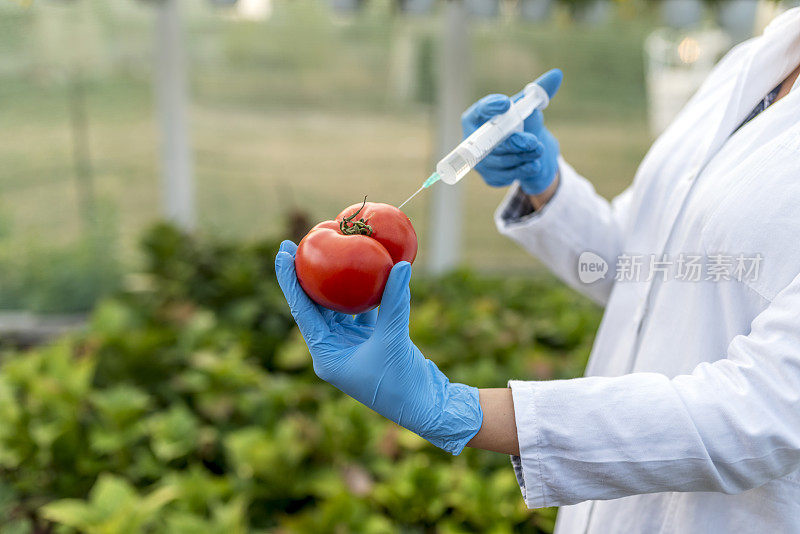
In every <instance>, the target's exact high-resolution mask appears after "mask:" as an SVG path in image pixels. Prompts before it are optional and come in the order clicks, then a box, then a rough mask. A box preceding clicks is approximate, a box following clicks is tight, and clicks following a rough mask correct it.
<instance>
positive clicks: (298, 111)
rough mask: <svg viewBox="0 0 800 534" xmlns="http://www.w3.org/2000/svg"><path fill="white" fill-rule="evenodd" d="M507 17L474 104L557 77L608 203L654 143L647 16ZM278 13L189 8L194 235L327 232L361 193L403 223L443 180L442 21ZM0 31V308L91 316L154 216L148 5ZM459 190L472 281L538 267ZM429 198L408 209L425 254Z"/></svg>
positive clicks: (98, 2)
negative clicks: (645, 46)
mask: <svg viewBox="0 0 800 534" xmlns="http://www.w3.org/2000/svg"><path fill="white" fill-rule="evenodd" d="M503 8H504V9H503V11H502V12H501V13H500V14H499V15H498V16H497V17H494V18H490V19H477V20H475V21H474V23H473V28H472V34H471V55H472V62H471V63H472V72H471V78H472V83H471V84H470V87H469V94H470V95H471V100H475V99H477V98H479V97H481V96H483V95H485V94H488V93H491V92H506V93H508V92H516V91H517V90H519V88H521V87H522V86H524V85H525V83H527V82H528V81H530V80H531V79H533V78H535V77H536V76H538V75H539V74H540V73H541V72H543V71H544V70H546V69H548V68H551V67H553V66H558V67H560V68H562V69H563V70H564V72H565V83H564V85H563V88H562V89H561V92H560V93H559V95H558V98H557V99H555V100H554V102H553V103H552V105H551V107H550V108H549V110H548V113H547V120H548V123H549V124H550V125H551V127H552V129H553V130H554V131H555V132H556V134H557V135H558V137H559V139H560V141H561V145H562V149H563V153H564V154H565V155H566V157H568V158H569V159H570V161H571V162H572V163H573V164H574V165H575V166H576V167H577V168H578V169H579V170H580V171H581V172H583V173H585V174H586V175H587V176H590V177H591V178H592V180H593V181H594V182H595V183H596V184H597V187H598V190H599V191H600V192H601V193H602V194H604V195H606V196H611V195H614V194H616V193H617V192H619V191H620V190H621V189H622V188H623V187H624V186H625V185H626V184H627V183H629V182H630V181H631V179H632V177H633V174H634V171H635V169H636V166H637V164H638V161H639V160H640V159H641V157H642V155H643V154H644V152H645V151H646V149H647V147H648V144H649V136H648V132H647V125H646V120H645V91H644V75H643V69H644V60H643V57H642V54H643V53H642V42H643V39H644V37H645V35H646V33H647V32H648V31H649V30H651V29H652V28H653V27H654V26H655V23H656V22H657V17H654V14H653V9H652V8H651V7H650V6H648V5H647V4H646V3H645V2H636V1H632V0H626V1H624V2H621V3H620V4H618V5H616V4H615V8H614V15H613V16H612V17H611V18H610V20H609V21H607V22H604V23H602V24H598V25H588V24H582V23H580V22H575V21H573V20H572V19H571V18H570V17H569V16H568V10H566V9H565V8H564V6H557V8H558V9H556V10H555V11H554V14H553V16H552V18H551V19H550V20H548V21H547V22H546V23H529V22H525V21H524V20H522V19H520V17H519V16H518V15H517V14H516V11H514V8H513V6H510V7H509V6H506V5H505V4H503ZM272 9H273V11H272V14H271V16H270V17H269V18H267V19H266V20H264V21H248V20H240V19H237V18H235V17H234V16H232V15H231V10H230V9H228V8H224V7H219V6H215V5H213V4H211V3H210V2H205V1H202V2H201V1H199V0H198V1H196V2H195V1H193V2H185V3H184V5H183V14H184V21H183V24H184V27H185V33H186V35H187V46H186V52H187V55H188V66H189V67H188V72H189V79H190V102H191V103H190V110H189V112H190V138H191V141H192V145H193V156H194V160H195V161H194V163H195V179H196V188H197V193H196V196H197V213H198V224H199V228H200V229H201V230H202V231H204V232H208V233H211V234H213V235H219V236H228V237H234V236H235V237H255V236H262V235H265V234H270V235H274V234H275V233H276V231H279V230H280V229H282V228H283V227H285V218H286V216H287V214H288V213H291V212H293V211H295V210H299V211H302V212H304V213H306V214H307V215H308V219H309V220H310V221H316V220H321V219H324V218H329V217H331V216H333V215H335V214H336V213H338V212H339V211H340V209H341V208H342V207H343V206H347V205H350V204H352V203H354V202H356V201H358V200H359V199H361V198H363V196H364V195H365V194H367V195H369V198H370V200H373V201H383V202H388V203H391V204H395V205H397V204H399V203H400V202H402V200H404V199H405V198H406V197H407V196H408V195H409V194H410V193H411V192H413V191H414V190H415V189H416V187H417V186H418V184H419V183H420V182H421V181H422V180H423V179H424V178H425V177H426V176H427V175H428V174H429V169H430V168H431V165H432V161H433V157H434V150H435V148H434V138H435V133H434V131H435V127H436V124H435V104H434V98H435V92H436V87H435V84H436V81H437V72H436V61H435V54H436V50H437V47H438V46H439V41H440V27H441V22H440V21H439V18H438V17H437V16H436V11H434V12H433V13H431V14H429V15H424V16H410V15H404V14H402V13H400V12H398V10H397V8H396V5H395V4H393V3H391V2H389V1H388V0H385V1H383V0H377V1H371V2H367V3H366V4H365V5H364V7H363V9H361V10H359V11H357V12H355V13H353V14H350V15H346V16H337V15H336V13H335V12H333V11H332V10H331V8H330V6H329V5H328V4H326V3H324V2H320V1H318V0H292V1H276V2H274V3H273V5H272ZM0 14H1V15H2V19H0V28H1V29H2V31H0V79H2V83H0V101H1V102H2V108H0V109H2V120H0V168H1V169H2V170H3V172H2V176H0V308H29V309H35V310H43V311H61V310H72V309H86V308H87V306H88V305H89V304H90V303H91V301H92V299H93V298H94V295H96V294H97V293H103V292H105V291H107V289H108V288H109V287H111V286H113V285H114V284H115V283H117V282H118V280H119V274H120V272H128V271H130V270H131V269H135V268H136V267H137V266H138V265H139V261H140V259H141V258H140V257H139V256H138V255H137V252H136V247H135V246H134V243H135V240H136V238H137V236H138V235H140V233H141V231H142V229H143V228H145V227H146V226H147V225H148V224H150V223H152V222H153V221H154V220H155V219H157V218H158V217H159V214H160V205H161V201H160V167H159V134H158V126H157V117H156V114H157V112H156V110H155V103H154V91H153V57H154V54H156V53H158V52H157V51H155V50H153V42H154V28H153V24H154V16H155V15H154V9H153V5H151V4H149V3H148V2H139V1H134V0H76V1H73V2H67V1H64V2H54V1H51V2H34V3H33V4H32V5H31V6H29V7H28V8H23V7H20V6H19V5H17V4H15V3H14V2H12V1H11V0H4V4H0ZM398 87H400V88H398ZM76 108H77V109H79V110H83V114H84V115H85V121H83V122H81V123H79V124H78V125H77V126H76V121H75V110H76ZM84 123H85V124H84ZM76 151H77V152H76ZM76 153H79V154H83V155H84V156H83V157H82V158H81V157H80V156H79V158H80V161H76ZM81 166H83V167H88V173H89V174H90V183H88V184H87V183H86V180H83V181H82V178H81V176H79V174H80V173H81V170H80V167H81ZM466 190H467V192H466V209H465V212H466V213H468V214H469V215H468V217H466V219H465V228H464V236H465V241H464V257H463V261H464V264H466V265H469V266H471V267H473V268H477V269H479V270H483V271H496V270H512V271H517V272H524V271H527V270H528V269H530V268H531V267H532V266H534V265H535V263H534V262H533V260H531V259H529V258H527V257H526V256H525V255H524V254H523V253H522V252H521V251H519V250H517V248H516V247H515V246H514V245H513V244H511V243H510V242H508V241H507V240H505V239H502V238H499V237H498V235H497V234H496V232H495V230H494V227H493V223H492V213H493V211H494V208H495V206H496V205H497V204H498V202H499V200H500V199H501V197H502V194H503V192H502V191H500V190H493V189H488V188H486V187H485V186H483V185H482V183H481V181H480V180H479V179H478V178H477V176H476V177H470V178H469V179H468V180H467V185H466ZM430 199H431V195H430V194H427V193H426V194H425V195H422V196H420V197H418V199H415V201H414V202H413V203H411V204H409V205H408V209H407V211H408V214H409V215H410V216H411V218H412V220H413V221H414V224H415V227H416V229H417V232H418V234H419V236H420V240H421V241H422V243H423V245H424V244H426V243H427V239H428V233H427V222H428V219H429V207H430ZM87 205H89V208H87ZM87 210H88V215H87ZM87 220H88V223H87ZM98 240H99V243H98V242H97V241H98ZM89 241H94V243H90V242H89ZM93 247H100V248H101V249H102V251H103V253H102V254H101V255H100V259H101V261H100V263H99V264H96V263H97V262H96V261H95V259H93V258H92V248H93ZM425 262H426V254H425V251H424V249H423V251H422V253H421V254H420V257H419V266H420V267H421V268H423V269H424V266H425ZM65 265H68V266H69V267H67V268H65V267H64V266H65Z"/></svg>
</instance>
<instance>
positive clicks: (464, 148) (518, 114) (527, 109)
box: [436, 82, 550, 185]
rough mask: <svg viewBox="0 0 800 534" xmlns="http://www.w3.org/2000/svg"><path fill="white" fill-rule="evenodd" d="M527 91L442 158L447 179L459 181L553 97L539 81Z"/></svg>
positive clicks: (441, 167) (443, 175)
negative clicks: (548, 94)
mask: <svg viewBox="0 0 800 534" xmlns="http://www.w3.org/2000/svg"><path fill="white" fill-rule="evenodd" d="M523 93H524V95H523V96H522V98H520V99H519V100H517V101H516V102H514V103H512V104H511V107H510V108H509V109H508V111H506V112H505V113H502V114H500V115H496V116H494V117H492V118H491V119H489V120H488V121H486V122H485V123H484V124H483V125H482V126H481V127H480V128H478V129H477V130H475V131H474V132H473V133H472V134H471V135H470V136H469V137H467V138H466V139H464V141H462V142H461V144H459V145H458V146H457V147H456V148H455V149H454V150H453V151H452V152H450V153H449V154H447V155H446V156H445V157H443V158H442V159H441V160H440V161H439V163H438V164H437V165H436V172H437V173H438V174H439V176H441V178H442V181H443V182H444V183H446V184H450V185H452V184H454V183H456V182H458V181H459V180H460V179H461V178H463V177H464V176H465V175H466V174H467V173H468V172H469V171H470V170H471V169H472V168H473V167H475V165H477V164H478V163H479V162H480V161H481V160H482V159H483V158H485V157H486V156H488V155H489V153H490V152H491V151H492V150H494V149H495V148H496V147H497V145H499V144H500V143H502V142H503V141H504V140H505V139H506V138H507V137H508V136H509V135H511V134H512V133H514V131H517V130H521V129H522V124H523V122H524V121H525V119H526V118H528V116H529V115H530V114H531V113H533V111H534V110H535V109H544V108H546V107H547V104H548V103H549V101H550V99H549V97H548V96H547V92H546V91H545V90H544V89H542V87H541V86H540V85H539V84H537V83H535V82H531V83H529V84H528V85H527V86H525V89H524V91H523Z"/></svg>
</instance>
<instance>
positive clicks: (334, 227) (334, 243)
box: [294, 202, 417, 314]
mask: <svg viewBox="0 0 800 534" xmlns="http://www.w3.org/2000/svg"><path fill="white" fill-rule="evenodd" d="M359 208H360V209H359ZM416 256H417V234H416V232H414V227H413V226H411V221H410V220H409V218H408V217H406V215H405V213H403V212H402V211H400V210H399V209H397V208H395V207H394V206H390V205H388V204H379V203H374V202H364V203H362V204H354V205H352V206H350V207H349V208H347V209H345V210H344V211H342V213H340V214H339V215H338V216H337V217H336V220H335V221H324V222H321V223H319V224H318V225H316V226H315V227H314V228H312V229H311V231H310V232H309V233H308V234H306V236H305V237H304V238H303V239H302V241H300V244H299V245H298V246H297V254H296V255H295V260H294V265H295V269H296V270H297V279H298V280H299V281H300V285H301V286H302V287H303V290H304V291H305V292H306V294H308V296H309V297H311V299H312V300H313V301H314V302H316V303H318V304H321V305H322V306H325V307H326V308H330V309H332V310H336V311H338V312H342V313H349V314H356V313H363V312H365V311H367V310H371V309H372V308H374V307H375V306H377V305H378V304H380V301H381V295H383V289H384V287H385V286H386V280H387V279H388V278H389V271H391V270H392V266H393V265H394V264H395V263H397V262H399V261H407V262H409V263H413V262H414V258H416Z"/></svg>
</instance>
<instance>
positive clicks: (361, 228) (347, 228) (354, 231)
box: [339, 196, 372, 235]
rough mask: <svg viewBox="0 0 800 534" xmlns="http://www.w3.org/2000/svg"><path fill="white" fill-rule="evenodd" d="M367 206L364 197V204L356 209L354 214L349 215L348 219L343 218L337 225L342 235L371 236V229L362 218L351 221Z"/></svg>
mask: <svg viewBox="0 0 800 534" xmlns="http://www.w3.org/2000/svg"><path fill="white" fill-rule="evenodd" d="M366 205H367V197H366V196H364V202H363V203H362V204H361V207H360V208H358V209H357V210H356V211H355V213H353V214H352V215H350V216H349V217H343V218H342V221H341V222H340V223H339V230H340V231H341V232H342V233H343V234H344V235H372V227H371V226H370V225H368V224H367V221H365V220H364V218H363V217H362V218H361V219H359V220H357V221H354V220H353V219H355V218H356V215H358V214H359V213H360V212H361V210H363V209H364V206H366Z"/></svg>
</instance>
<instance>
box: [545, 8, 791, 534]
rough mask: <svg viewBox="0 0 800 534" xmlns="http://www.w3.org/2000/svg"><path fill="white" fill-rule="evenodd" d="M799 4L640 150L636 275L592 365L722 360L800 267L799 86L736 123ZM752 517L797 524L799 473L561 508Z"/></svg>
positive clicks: (768, 71)
mask: <svg viewBox="0 0 800 534" xmlns="http://www.w3.org/2000/svg"><path fill="white" fill-rule="evenodd" d="M793 11H794V13H792V12H790V13H787V15H785V17H787V16H791V17H793V20H790V21H789V22H790V24H783V26H781V27H778V28H775V29H774V30H773V31H772V33H771V34H767V35H765V37H762V38H760V39H758V40H755V41H752V42H750V43H747V44H746V45H743V46H742V47H741V48H740V49H738V50H736V51H734V52H733V53H732V54H731V55H730V57H729V58H727V59H726V60H725V61H724V62H723V63H722V64H721V65H720V67H719V68H718V69H716V70H715V72H714V73H713V74H712V76H711V77H710V79H709V81H708V82H707V83H706V84H705V85H704V86H703V88H701V90H700V91H699V92H698V94H697V95H696V96H695V97H694V98H693V99H692V100H691V101H690V103H689V104H688V105H687V106H686V108H685V109H684V110H683V111H682V112H681V114H680V115H679V116H678V118H677V119H676V120H675V122H674V123H673V125H672V126H670V128H669V129H668V130H667V131H666V132H665V133H664V135H662V136H661V137H660V138H659V140H658V141H657V142H656V143H655V144H654V145H653V148H652V149H651V150H650V152H649V153H648V155H647V157H646V158H645V160H644V161H643V162H642V165H641V166H640V168H639V171H638V173H637V176H636V180H635V182H634V190H633V200H632V204H631V208H630V209H631V212H630V217H629V220H628V224H627V226H626V228H624V230H623V236H624V237H623V252H624V253H625V254H626V255H627V256H628V257H629V258H628V259H626V260H625V261H626V263H627V267H624V269H627V271H628V276H627V278H634V280H628V281H618V282H616V283H615V286H614V289H613V290H612V293H611V297H610V300H609V302H608V304H607V307H606V312H605V315H604V317H603V322H602V325H601V327H600V330H599V332H598V335H597V339H596V341H595V345H594V348H593V350H592V356H591V358H590V361H589V365H588V367H587V371H586V374H587V375H595V376H597V375H599V376H618V375H622V374H627V373H632V372H640V371H648V372H658V373H662V374H665V375H667V376H669V377H674V376H676V375H680V374H688V373H691V372H692V370H693V369H694V368H695V367H696V366H697V365H699V364H701V363H703V362H713V361H716V360H719V359H721V358H725V357H726V350H727V347H728V345H729V344H730V342H731V340H732V339H733V338H734V337H736V336H738V335H747V334H748V333H749V330H750V324H751V322H752V321H753V319H754V318H755V317H756V316H757V315H758V314H759V313H760V312H761V311H763V310H764V309H765V308H766V307H767V306H768V305H769V303H770V302H771V300H772V298H773V297H774V296H775V295H776V294H777V293H778V292H779V291H780V290H781V289H782V288H783V287H785V286H786V285H787V284H788V283H789V282H791V281H792V279H793V278H794V277H795V276H796V275H797V273H798V272H800V246H798V245H800V89H798V88H795V90H793V91H792V92H791V93H789V94H788V95H787V96H786V97H784V98H782V99H781V100H779V101H778V102H776V103H775V104H773V105H772V106H770V107H769V108H767V109H766V110H765V111H763V112H762V113H760V114H759V115H758V117H756V118H755V119H754V120H752V121H751V122H748V123H747V124H745V125H744V126H743V127H741V128H740V129H739V130H736V127H737V126H738V125H739V124H740V123H741V121H742V120H743V119H745V118H746V117H747V115H748V113H749V112H750V110H752V108H753V106H754V105H755V104H756V103H757V102H758V101H759V100H760V99H761V98H763V97H764V95H765V94H767V93H768V92H769V91H770V90H771V89H772V88H774V87H775V85H776V84H778V83H780V82H781V81H782V80H783V78H785V76H786V75H787V74H788V73H789V72H791V70H792V69H793V68H794V67H796V66H797V64H798V63H800V9H798V10H793ZM735 130H736V132H735V133H734V134H733V135H731V133H732V132H734V131H735ZM630 258H633V259H634V260H631V259H630ZM636 258H638V259H639V265H640V269H641V272H640V275H639V276H638V277H637V276H636V275H632V274H631V272H632V269H631V262H632V261H634V262H635V259H636ZM651 258H652V259H651ZM698 258H699V260H698ZM651 261H655V265H656V266H657V267H658V272H657V273H656V274H654V276H652V277H651V276H649V275H648V271H649V267H650V265H651V263H650V262H651ZM681 262H682V263H681ZM689 262H693V264H694V265H695V266H694V267H691V269H690V268H689V266H688V265H689ZM698 262H699V263H700V264H701V266H700V269H699V271H700V277H699V278H700V279H699V280H696V279H695V278H697V271H698V268H697V267H696V264H697V263H698ZM613 270H614V267H613V266H612V271H613ZM690 270H691V272H688V271H690ZM661 271H664V273H662V272H661ZM687 274H690V275H691V276H687ZM798 325H800V310H798ZM753 521H757V522H758V523H759V525H758V527H759V530H760V529H761V526H762V525H763V526H765V527H768V526H769V525H768V523H769V522H770V521H773V522H775V523H776V525H775V526H774V528H772V530H774V531H779V532H794V531H797V532H800V473H797V472H796V473H793V474H791V475H789V476H787V477H785V478H783V479H780V480H776V481H773V482H770V483H768V484H766V485H764V486H762V487H760V488H756V489H753V490H750V491H748V492H745V493H742V494H740V495H723V494H711V493H685V494H680V493H664V494H654V495H641V496H634V497H629V498H626V499H619V500H614V501H606V502H589V503H582V504H579V505H575V506H569V507H564V508H563V509H562V510H561V512H560V514H559V521H558V532H559V533H561V534H564V533H570V534H571V533H575V532H577V533H582V532H602V533H604V534H606V533H613V532H626V533H628V532H648V533H650V532H682V533H686V532H704V533H705V532H729V531H733V530H741V528H743V527H744V528H747V525H748V524H749V525H750V526H753V527H756V525H755V524H753Z"/></svg>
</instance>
